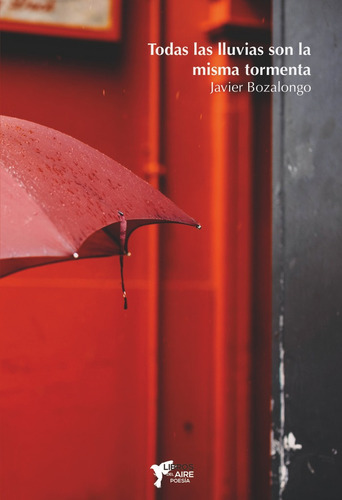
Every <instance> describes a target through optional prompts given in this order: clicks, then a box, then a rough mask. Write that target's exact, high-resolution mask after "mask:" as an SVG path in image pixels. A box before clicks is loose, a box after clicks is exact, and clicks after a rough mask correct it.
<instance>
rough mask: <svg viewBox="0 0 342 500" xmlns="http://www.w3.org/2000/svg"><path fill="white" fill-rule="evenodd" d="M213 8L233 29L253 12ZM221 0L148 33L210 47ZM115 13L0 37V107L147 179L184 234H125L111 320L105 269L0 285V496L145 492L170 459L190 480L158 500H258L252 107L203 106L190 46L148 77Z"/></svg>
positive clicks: (257, 199) (260, 451)
mask: <svg viewBox="0 0 342 500" xmlns="http://www.w3.org/2000/svg"><path fill="white" fill-rule="evenodd" d="M153 3H154V2H151V5H152V4H153ZM209 4H210V5H209ZM224 4H225V5H226V6H227V9H225V16H228V17H229V15H231V19H230V20H231V21H232V22H236V23H238V22H240V21H243V20H244V16H245V15H246V22H247V21H248V23H249V24H250V21H251V20H252V18H254V25H259V24H261V23H262V18H263V16H265V15H266V14H265V11H266V10H268V8H267V6H266V5H265V2H257V4H256V5H257V8H255V7H254V4H253V8H252V7H251V4H250V2H245V1H243V2H238V3H237V4H234V12H233V14H234V15H233V14H232V13H230V10H229V9H228V7H229V6H231V2H224ZM247 4H248V5H247ZM222 5H223V3H222V2H207V1H206V0H201V1H197V0H196V1H194V0H191V1H189V2H183V1H181V0H175V1H172V2H167V8H166V9H163V10H162V11H157V14H158V12H161V13H162V17H163V24H164V27H163V29H164V34H163V36H164V39H165V40H166V42H167V41H171V40H174V41H175V42H177V43H178V44H180V45H189V46H191V43H192V42H193V41H194V40H195V41H198V43H200V44H203V45H208V44H213V42H211V41H209V38H208V34H207V31H206V30H207V28H208V26H209V25H210V23H209V21H210V16H211V14H210V12H209V7H213V8H217V10H216V11H215V12H216V14H215V16H216V17H215V19H216V20H219V19H221V22H223V21H222V16H221V18H220V12H219V9H218V7H219V6H221V7H222ZM239 6H240V9H239ZM221 10H222V9H221ZM261 11H262V12H261ZM124 14H125V15H124V22H123V41H122V45H118V46H110V47H108V46H106V47H104V46H103V45H101V46H93V45H90V44H85V45H78V44H76V45H75V41H71V40H69V41H66V40H64V41H58V40H50V39H48V38H44V37H41V38H38V39H35V38H34V37H29V38H27V39H26V38H25V39H24V38H23V37H19V38H8V37H4V38H3V40H2V57H1V101H0V111H1V113H2V114H5V115H9V116H17V117H20V118H23V119H27V120H31V121H34V122H38V123H41V124H43V125H46V126H49V127H53V128H55V129H58V130H62V131H63V132H65V133H67V134H69V135H71V136H73V137H76V138H77V139H79V140H81V141H83V142H85V143H87V144H90V145H91V146H92V147H95V148H96V149H98V150H100V151H102V152H104V153H105V154H107V155H108V156H110V157H112V158H115V159H116V160H118V161H119V162H120V163H121V164H123V165H125V166H127V167H128V168H129V169H131V170H132V171H134V172H135V173H136V174H138V175H139V176H140V177H143V176H144V175H148V176H149V179H150V180H152V181H153V182H154V184H155V185H157V184H160V186H161V188H162V190H163V192H164V193H165V194H166V195H167V196H169V197H170V198H171V199H172V200H173V201H174V202H175V203H176V204H177V205H178V206H180V207H182V209H184V210H185V212H187V213H189V214H191V215H192V216H193V217H194V218H195V219H196V220H198V221H199V222H200V223H201V224H202V230H201V231H195V230H193V229H192V228H188V227H184V226H179V225H173V224H165V225H161V226H160V230H159V234H158V233H157V232H156V231H155V229H156V227H149V228H142V229H141V230H140V229H139V230H138V231H136V232H135V233H133V235H132V238H131V241H130V250H131V251H132V256H131V257H130V260H129V265H128V266H126V273H127V276H126V286H127V288H128V289H129V292H130V295H129V298H130V303H129V308H128V310H127V311H123V310H122V302H121V289H120V275H119V267H118V257H109V258H103V259H88V260H80V261H78V262H66V263H61V264H53V265H50V266H43V267H41V268H36V269H30V270H26V271H23V272H20V273H17V274H15V275H12V276H8V277H5V278H3V279H1V280H0V420H1V422H0V424H1V425H0V460H1V464H0V496H1V498H4V499H5V500H71V499H72V500H86V499H91V498H93V499H97V500H113V499H119V500H142V499H144V500H145V499H146V500H151V499H153V498H155V497H156V488H155V487H154V486H153V483H154V481H155V478H154V476H153V471H152V470H151V469H150V467H151V465H152V464H155V463H157V464H159V463H161V462H163V461H166V460H174V462H175V463H192V464H193V465H194V467H195V477H194V480H193V481H192V482H191V484H178V485H177V484H170V483H168V482H167V481H166V480H165V478H164V479H163V483H162V488H161V489H160V492H158V497H160V498H162V499H163V500H169V499H172V500H173V499H177V500H208V499H212V500H222V499H229V500H266V499H267V496H268V485H269V429H270V420H269V409H270V335H271V334H270V268H271V258H270V248H271V246H270V220H271V217H270V215H271V211H270V194H271V190H270V102H269V99H268V98H266V97H267V96H266V97H265V98H264V97H263V96H259V97H258V98H254V96H251V95H249V96H248V95H246V94H240V95H236V96H233V95H229V96H227V95H226V94H221V95H216V96H215V95H210V94H209V86H210V79H209V78H208V79H207V78H206V77H195V78H194V77H193V76H192V72H191V68H192V66H193V65H196V64H198V58H196V57H194V56H193V55H192V54H191V53H190V54H189V55H188V56H186V57H184V58H176V57H170V58H164V59H163V60H159V63H158V64H162V67H161V68H160V67H159V68H158V64H157V62H156V61H153V64H152V60H151V59H150V58H149V56H148V50H147V45H146V44H147V42H148V41H150V36H152V35H151V33H152V32H153V30H151V29H150V28H151V24H152V17H151V16H150V11H149V10H148V9H147V8H146V3H145V2H139V1H137V0H133V1H132V2H131V3H130V8H126V11H125V13H124ZM247 14H248V16H247ZM158 17H159V16H158V15H156V16H155V18H157V20H158ZM155 18H153V19H154V20H153V23H154V22H156V19H155ZM225 19H226V18H225ZM156 31H158V30H156ZM166 42H165V43H166ZM203 60H204V59H203ZM153 65H155V66H153ZM152 66H153V67H152ZM152 75H153V78H152ZM158 75H161V77H162V85H161V87H159V86H158V85H157V84H156V81H157V82H158V81H159V80H158ZM159 92H161V96H160V97H161V100H160V102H159V105H158V103H157V102H156V97H158V95H159ZM157 146H158V147H157ZM158 148H159V149H160V151H159V153H158V151H157V150H158ZM157 160H158V161H157ZM160 164H162V165H163V166H164V168H161V165H160ZM161 171H163V172H164V174H163V175H162V176H161V177H159V180H158V173H160V172H161ZM165 481H166V482H165Z"/></svg>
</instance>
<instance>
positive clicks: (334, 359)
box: [273, 0, 342, 500]
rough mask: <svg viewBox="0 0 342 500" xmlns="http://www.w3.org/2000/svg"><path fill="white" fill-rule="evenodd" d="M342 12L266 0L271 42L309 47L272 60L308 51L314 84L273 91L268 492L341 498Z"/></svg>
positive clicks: (330, 6) (292, 498) (335, 6)
mask: <svg viewBox="0 0 342 500" xmlns="http://www.w3.org/2000/svg"><path fill="white" fill-rule="evenodd" d="M341 22H342V6H341V4H340V2H338V1H323V0H320V1H316V2H310V1H306V0H304V1H302V2H295V1H294V0H286V1H284V2H283V4H279V3H278V2H274V44H276V45H278V44H283V45H291V46H294V47H296V46H297V45H298V42H299V41H303V42H304V45H309V46H311V51H312V55H311V56H310V57H309V58H303V57H301V56H293V57H291V58H289V57H284V58H283V59H282V60H281V59H280V58H279V59H278V60H277V59H276V60H275V63H276V64H278V65H283V64H284V65H291V66H292V65H297V64H299V63H302V64H306V61H307V63H308V64H309V65H310V66H311V70H312V76H311V78H310V79H309V81H308V83H310V84H311V86H312V91H311V93H308V94H306V95H304V96H301V97H300V96H297V95H296V94H294V93H284V94H275V96H274V142H273V144H274V157H273V162H274V185H273V192H274V200H273V207H274V230H273V254H274V268H273V273H274V274H273V276H274V279H273V334H274V338H273V340H274V343H273V362H274V370H273V372H274V375H273V388H274V389H273V391H274V392H273V396H274V405H273V431H274V438H275V440H274V443H273V445H274V450H273V451H274V455H273V498H274V499H278V498H283V499H286V500H297V499H298V500H299V499H300V500H305V499H310V500H314V499H317V500H318V499H319V500H322V499H323V498H324V499H325V500H329V499H340V498H342V485H341V479H340V477H341V451H342V449H341V447H342V432H341V421H342V400H341V381H342V370H341V355H342V335H341V334H342V320H341V306H342V265H341V255H342V230H341V222H342V176H341V159H342V143H341V132H342V113H341V111H342V98H341V92H340V88H339V87H340V82H341V77H342V74H341V73H342V69H341V65H340V62H341V56H342V47H341V43H342V39H341ZM304 80H305V81H307V79H300V78H297V79H295V78H293V77H285V78H284V79H283V83H305V81H304ZM294 439H295V440H296V441H295V440H294Z"/></svg>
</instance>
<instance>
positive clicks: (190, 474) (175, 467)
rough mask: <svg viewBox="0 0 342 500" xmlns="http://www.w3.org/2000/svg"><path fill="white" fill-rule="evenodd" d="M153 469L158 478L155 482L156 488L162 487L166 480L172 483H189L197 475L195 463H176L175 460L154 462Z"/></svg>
mask: <svg viewBox="0 0 342 500" xmlns="http://www.w3.org/2000/svg"><path fill="white" fill-rule="evenodd" d="M150 468H151V469H153V472H154V475H155V477H156V478H157V480H156V481H155V483H154V486H155V487H156V488H161V486H162V481H163V479H164V477H165V480H164V482H163V484H164V483H165V481H166V482H169V483H172V484H188V483H191V481H192V479H193V478H194V477H195V468H194V465H193V464H174V463H173V460H168V461H167V462H162V463H161V464H160V465H157V464H154V465H152V466H151V467H150Z"/></svg>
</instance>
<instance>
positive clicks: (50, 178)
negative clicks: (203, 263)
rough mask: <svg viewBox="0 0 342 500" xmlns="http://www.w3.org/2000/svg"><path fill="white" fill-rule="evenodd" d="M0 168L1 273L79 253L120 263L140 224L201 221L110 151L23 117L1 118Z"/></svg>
mask: <svg viewBox="0 0 342 500" xmlns="http://www.w3.org/2000/svg"><path fill="white" fill-rule="evenodd" d="M0 175H1V177H0V277H1V276H5V275H7V274H10V273H13V272H15V271H19V270H21V269H25V268H27V267H33V266H37V265H41V264H47V263H52V262H58V261H65V260H71V259H74V258H78V257H79V258H86V257H100V256H109V255H120V256H121V258H120V259H121V263H122V262H123V260H122V257H123V255H124V254H126V253H127V241H128V238H129V236H130V234H131V233H132V232H133V231H134V230H135V229H137V228H138V227H139V226H142V225H145V224H153V223H161V222H176V223H180V224H188V225H190V226H197V227H198V224H197V222H196V221H195V220H194V219H192V218H191V217H189V216H188V215H187V214H186V213H185V212H183V211H182V210H181V209H180V208H178V207H177V206H176V205H175V204H174V203H173V202H172V201H171V200H169V199H168V198H166V197H165V196H164V195H162V194H161V193H160V192H159V191H157V190H156V189H154V188H153V187H152V186H151V185H150V184H148V183H147V182H145V181H144V180H142V179H141V178H139V177H138V176H136V175H135V174H133V173H132V172H131V171H130V170H128V169H126V168H125V167H123V166H122V165H120V164H119V163H117V162H116V161H114V160H112V159H111V158H109V157H108V156H106V155H104V154H102V153H100V152H99V151H97V150H95V149H93V148H92V147H90V146H88V145H86V144H84V143H82V142H80V141H78V140H77V139H74V138H72V137H70V136H67V135H65V134H63V133H61V132H58V131H56V130H53V129H51V128H48V127H45V126H42V125H38V124H36V123H32V122H28V121H25V120H20V119H17V118H11V117H5V116H1V117H0ZM123 292H124V296H125V291H124V286H123Z"/></svg>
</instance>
